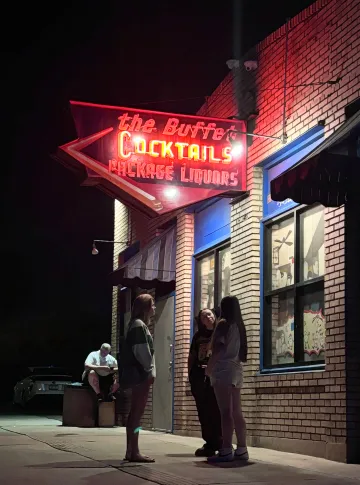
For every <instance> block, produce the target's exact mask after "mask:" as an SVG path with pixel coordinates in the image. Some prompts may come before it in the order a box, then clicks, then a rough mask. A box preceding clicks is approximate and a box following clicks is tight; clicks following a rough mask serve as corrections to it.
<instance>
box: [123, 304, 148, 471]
mask: <svg viewBox="0 0 360 485" xmlns="http://www.w3.org/2000/svg"><path fill="white" fill-rule="evenodd" d="M154 315H155V304H154V299H153V298H152V296H151V295H148V294H143V295H139V296H138V297H137V298H136V299H135V301H134V304H133V307H132V312H131V319H130V323H129V327H128V331H127V335H126V339H125V344H124V347H123V349H122V356H121V364H122V369H121V379H120V386H121V387H122V388H123V389H129V388H131V389H132V395H131V408H130V413H129V416H128V421H127V425H126V455H125V460H128V461H130V462H136V463H153V462H154V460H153V459H152V458H150V457H148V456H145V455H142V454H141V453H140V450H139V430H140V422H141V418H142V416H143V414H144V411H145V407H146V403H147V399H148V396H149V391H150V387H151V386H152V384H153V383H154V380H155V377H156V367H155V356H154V343H153V339H152V336H151V334H150V331H149V328H148V325H149V322H150V319H151V317H153V316H154Z"/></svg>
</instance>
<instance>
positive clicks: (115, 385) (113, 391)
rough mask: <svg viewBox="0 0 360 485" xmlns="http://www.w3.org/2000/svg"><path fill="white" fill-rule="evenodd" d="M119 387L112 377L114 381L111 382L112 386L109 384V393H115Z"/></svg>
mask: <svg viewBox="0 0 360 485" xmlns="http://www.w3.org/2000/svg"><path fill="white" fill-rule="evenodd" d="M119 387H120V386H119V383H118V381H117V380H116V379H114V383H113V385H112V386H111V388H110V393H111V394H115V393H116V391H117V390H118V389H119Z"/></svg>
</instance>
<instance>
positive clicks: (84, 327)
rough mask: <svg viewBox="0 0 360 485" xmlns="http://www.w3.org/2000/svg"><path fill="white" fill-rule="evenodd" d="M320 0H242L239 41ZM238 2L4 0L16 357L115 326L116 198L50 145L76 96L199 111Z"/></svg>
mask: <svg viewBox="0 0 360 485" xmlns="http://www.w3.org/2000/svg"><path fill="white" fill-rule="evenodd" d="M212 3H213V4H214V6H211V5H210V4H212ZM311 3H312V2H311V1H295V0H293V1H291V2H289V1H288V0H287V1H285V0H273V1H272V2H263V1H256V0H251V1H250V0H244V1H243V5H244V8H243V17H244V20H245V22H244V29H243V35H242V39H243V46H244V49H248V48H250V47H251V46H252V45H254V44H255V43H256V42H258V41H260V40H262V39H263V38H264V37H266V35H268V34H269V33H271V32H272V31H273V30H275V29H276V28H277V27H279V26H280V25H282V24H283V23H284V21H285V19H286V18H287V17H291V16H293V15H295V14H296V13H297V12H299V11H301V10H302V9H303V8H305V7H306V6H308V5H310V4H311ZM126 4H127V5H126ZM232 12H233V5H232V1H231V0H224V1H222V2H209V1H205V0H197V1H192V2H186V1H182V2H174V1H160V0H159V1H156V0H154V1H152V2H145V1H143V2H122V1H118V0H116V1H115V0H114V1H105V2H93V1H91V0H87V1H82V0H77V1H76V2H66V1H62V2H55V3H54V2H31V3H25V4H24V6H21V7H20V5H19V4H18V3H16V2H14V5H13V6H8V11H7V16H6V19H5V20H4V24H6V25H4V29H3V31H2V34H1V35H2V50H3V56H2V57H3V61H2V66H3V68H4V69H3V70H2V71H3V76H4V71H5V76H4V78H5V83H4V86H5V87H3V91H2V98H3V99H2V105H3V112H2V114H3V116H2V118H3V126H5V125H6V128H5V131H4V129H3V136H4V133H5V134H6V136H4V138H3V142H4V139H5V140H7V142H5V144H6V146H5V147H4V150H3V160H2V167H3V174H4V177H3V180H4V182H3V184H2V191H1V193H2V198H3V204H2V207H3V211H2V213H3V218H2V231H1V233H2V236H1V244H2V253H1V254H2V270H3V282H4V286H5V292H3V298H4V303H3V305H2V316H1V326H2V328H1V331H0V335H1V337H0V339H1V340H2V342H1V340H0V342H1V345H2V348H3V349H4V347H5V348H9V345H8V342H9V341H10V340H11V342H12V344H11V346H10V349H9V353H10V354H11V355H13V356H16V358H17V359H18V361H19V360H22V361H24V362H27V363H31V362H32V363H34V362H35V361H36V363H39V364H48V363H49V364H50V363H51V362H50V360H51V359H52V360H53V361H54V362H55V361H59V360H61V359H64V348H65V347H66V348H67V349H68V352H67V357H66V359H72V358H74V359H75V360H76V358H75V357H69V356H71V355H72V356H74V355H76V354H77V353H80V354H81V355H80V361H81V360H82V359H83V357H84V355H83V354H84V352H85V353H86V352H87V350H89V351H90V350H93V349H92V347H94V346H95V347H96V346H98V345H99V344H100V343H101V342H100V341H101V340H105V339H109V338H110V337H109V335H110V321H111V287H110V286H109V284H108V283H107V281H106V275H107V274H108V273H109V272H110V271H111V269H112V247H110V246H107V247H105V246H101V248H100V250H101V252H100V255H99V256H98V257H97V258H94V257H92V256H91V243H92V240H93V239H94V238H100V239H112V234H113V221H112V217H113V213H112V207H113V201H112V200H110V199H109V198H108V197H107V196H105V195H103V194H102V193H100V192H98V191H96V190H95V189H90V188H85V187H79V186H78V183H77V181H76V180H75V179H74V177H73V176H72V174H71V173H70V172H68V171H67V170H66V169H65V168H63V167H62V166H60V165H59V164H57V163H56V162H55V161H53V160H52V159H51V158H50V154H51V153H54V152H55V150H56V147H57V146H58V145H60V144H62V143H64V142H67V141H70V140H71V139H73V138H74V137H75V136H76V135H75V132H74V127H73V125H72V120H71V117H70V112H69V106H68V101H69V100H70V99H75V100H82V101H91V102H94V103H104V104H113V105H123V106H126V105H128V106H139V107H140V106H141V107H144V108H147V109H158V110H164V111H175V112H176V111H179V112H188V113H190V114H191V113H195V112H196V110H197V109H198V108H199V107H200V106H201V104H202V103H203V101H204V97H205V96H206V95H209V94H211V92H212V90H213V89H214V88H215V87H216V86H217V84H218V83H219V82H220V81H221V80H222V79H223V77H224V76H225V75H226V74H227V72H228V69H227V66H226V64H225V63H226V60H228V59H229V58H231V57H232V42H233V35H232V24H233V22H232ZM169 100H173V101H169ZM7 133H8V134H7ZM9 141H10V143H9ZM5 154H6V155H5ZM84 349H85V350H84ZM4 358H5V357H4ZM6 358H7V357H6ZM66 359H65V360H66ZM30 361H31V362H30ZM45 361H46V362H45ZM59 363H61V364H63V365H65V364H66V362H64V361H62V362H59Z"/></svg>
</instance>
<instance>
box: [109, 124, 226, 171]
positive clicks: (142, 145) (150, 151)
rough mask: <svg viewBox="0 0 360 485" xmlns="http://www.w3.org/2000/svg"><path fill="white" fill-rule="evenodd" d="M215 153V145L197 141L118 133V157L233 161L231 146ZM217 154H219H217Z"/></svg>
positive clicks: (126, 132)
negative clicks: (155, 138) (178, 140)
mask: <svg viewBox="0 0 360 485" xmlns="http://www.w3.org/2000/svg"><path fill="white" fill-rule="evenodd" d="M218 151H219V153H218V154H216V153H215V147H213V146H206V145H198V144H196V143H191V144H190V143H182V142H172V141H169V142H168V141H161V140H150V141H146V140H145V139H144V138H139V137H135V138H132V135H131V133H129V132H128V131H120V132H119V134H118V157H119V158H121V159H122V160H127V159H129V158H130V157H131V156H132V155H149V156H150V157H153V158H158V157H160V158H164V159H166V158H167V159H174V158H175V157H176V158H177V159H178V160H184V161H185V160H193V161H196V162H209V163H223V164H225V165H228V164H230V163H231V162H232V156H231V147H230V146H226V147H223V148H221V149H219V150H218ZM216 155H217V156H216Z"/></svg>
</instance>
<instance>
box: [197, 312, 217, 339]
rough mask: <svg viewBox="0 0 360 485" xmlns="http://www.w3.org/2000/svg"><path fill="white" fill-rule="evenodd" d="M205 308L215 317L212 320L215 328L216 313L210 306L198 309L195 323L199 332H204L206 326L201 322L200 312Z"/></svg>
mask: <svg viewBox="0 0 360 485" xmlns="http://www.w3.org/2000/svg"><path fill="white" fill-rule="evenodd" d="M205 310H210V311H211V313H212V314H213V315H214V318H215V322H214V328H215V324H216V319H217V315H216V313H215V310H214V309H210V308H203V309H202V310H200V311H199V313H198V315H197V317H195V324H196V325H197V328H198V331H199V332H200V333H202V332H204V331H205V330H206V327H205V325H204V324H203V323H202V321H201V314H202V312H204V311H205Z"/></svg>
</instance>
